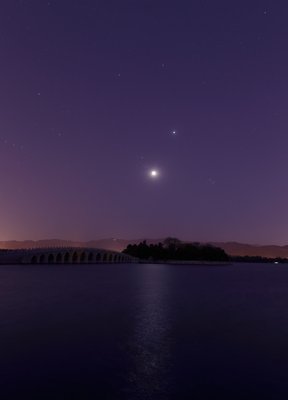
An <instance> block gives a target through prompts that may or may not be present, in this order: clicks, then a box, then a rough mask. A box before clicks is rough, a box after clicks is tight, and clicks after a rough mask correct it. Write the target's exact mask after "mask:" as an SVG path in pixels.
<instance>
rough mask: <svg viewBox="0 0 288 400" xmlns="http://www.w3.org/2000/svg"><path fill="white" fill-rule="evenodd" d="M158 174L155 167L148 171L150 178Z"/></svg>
mask: <svg viewBox="0 0 288 400" xmlns="http://www.w3.org/2000/svg"><path fill="white" fill-rule="evenodd" d="M158 175H159V172H158V171H156V169H152V170H151V171H150V176H151V177H152V178H156V177H157V176H158Z"/></svg>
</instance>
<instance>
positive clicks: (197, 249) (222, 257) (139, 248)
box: [123, 238, 229, 261]
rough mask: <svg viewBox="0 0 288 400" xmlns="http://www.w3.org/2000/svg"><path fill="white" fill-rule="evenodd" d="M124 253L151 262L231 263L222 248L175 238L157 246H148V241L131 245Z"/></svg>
mask: <svg viewBox="0 0 288 400" xmlns="http://www.w3.org/2000/svg"><path fill="white" fill-rule="evenodd" d="M123 253H125V254H129V255H130V256H133V257H138V258H139V259H141V260H151V261H167V260H179V261H229V257H228V255H227V254H226V253H225V251H224V250H223V249H221V248H220V247H216V246H212V245H210V244H199V243H184V242H181V241H180V240H178V239H175V238H167V239H165V240H164V242H163V243H162V242H159V243H157V244H149V245H148V244H147V242H146V240H144V241H142V242H140V243H139V244H129V245H128V246H127V247H126V249H125V250H123Z"/></svg>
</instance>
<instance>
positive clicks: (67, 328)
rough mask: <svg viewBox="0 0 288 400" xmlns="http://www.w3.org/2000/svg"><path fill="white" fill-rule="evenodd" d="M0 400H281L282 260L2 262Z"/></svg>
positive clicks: (287, 288)
mask: <svg viewBox="0 0 288 400" xmlns="http://www.w3.org/2000/svg"><path fill="white" fill-rule="evenodd" d="M0 349H1V356H0V384H1V386H0V392H1V398H3V399H5V400H6V399H14V398H15V399H24V398H25V399H26V398H30V399H32V398H35V399H39V400H40V399H41V400H42V399H63V400H64V399H65V400H66V399H101V400H102V399H117V400H118V399H133V400H134V399H137V400H138V399H139V400H144V399H206V398H207V399H214V398H216V397H217V398H221V399H223V398H225V399H226V398H227V399H250V398H251V399H256V398H261V399H263V398H267V399H286V398H287V396H288V378H287V370H288V265H278V266H275V265H260V264H258V265H249V264H243V265H240V264H235V265H232V266H221V267H220V266H218V267H208V266H202V267H201V266H187V265H186V266H185V265H182V266H180V265H179V266H177V265H152V264H150V265H131V264H129V265H70V266H67V265H63V266H61V265H58V266H57V265H54V266H51V265H50V266H48V265H47V266H43V265H42V266H41V265H37V266H1V267H0Z"/></svg>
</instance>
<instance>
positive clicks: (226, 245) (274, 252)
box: [0, 239, 288, 258]
mask: <svg viewBox="0 0 288 400" xmlns="http://www.w3.org/2000/svg"><path fill="white" fill-rule="evenodd" d="M142 240H144V239H138V240H125V239H100V240H91V241H88V242H76V241H70V240H61V239H50V240H36V241H34V240H25V241H17V240H10V241H6V242H4V241H0V249H31V248H38V247H42V248H43V247H90V248H94V247H95V248H100V249H107V250H114V251H122V250H123V249H125V247H127V245H128V244H134V243H135V244H137V243H139V242H141V241H142ZM163 240H164V239H147V243H148V244H151V243H152V244H155V243H159V242H163ZM210 244H212V245H214V246H218V247H221V248H222V249H223V250H225V251H226V253H227V254H229V255H231V256H261V257H269V258H270V257H271V258H273V257H281V258H288V246H277V245H251V244H244V243H237V242H210Z"/></svg>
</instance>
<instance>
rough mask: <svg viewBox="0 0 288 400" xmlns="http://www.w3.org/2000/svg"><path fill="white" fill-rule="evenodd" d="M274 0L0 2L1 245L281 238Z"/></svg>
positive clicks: (279, 79) (282, 120)
mask: <svg viewBox="0 0 288 400" xmlns="http://www.w3.org/2000/svg"><path fill="white" fill-rule="evenodd" d="M287 16H288V3H287V1H286V0H273V1H272V0H270V1H269V0H267V1H265V0H258V1H256V0H244V1H243V0H242V1H238V0H235V1H231V0H218V1H215V0H206V1H205V0H201V1H200V0H195V1H193V0H189V1H188V0H187V1H185V0H184V1H183V0H175V1H169V0H101V1H98V0H50V1H48V0H46V1H44V0H43V1H42V0H18V1H16V0H1V3H0V51H1V53H0V54H1V57H0V71H1V75H0V183H1V190H0V204H1V207H0V240H9V239H18V240H23V239H44V238H47V239H48V238H56V237H57V238H62V239H72V240H90V239H99V238H104V237H115V238H127V239H132V238H144V237H149V238H163V237H166V236H176V237H179V238H180V239H183V240H185V239H186V240H197V241H242V242H246V243H263V244H265V243H277V244H285V243H288V212H287V204H288V179H287V170H288V152H287V149H288V135H287V133H288V113H287V104H288V45H287V44H288V23H287Z"/></svg>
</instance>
